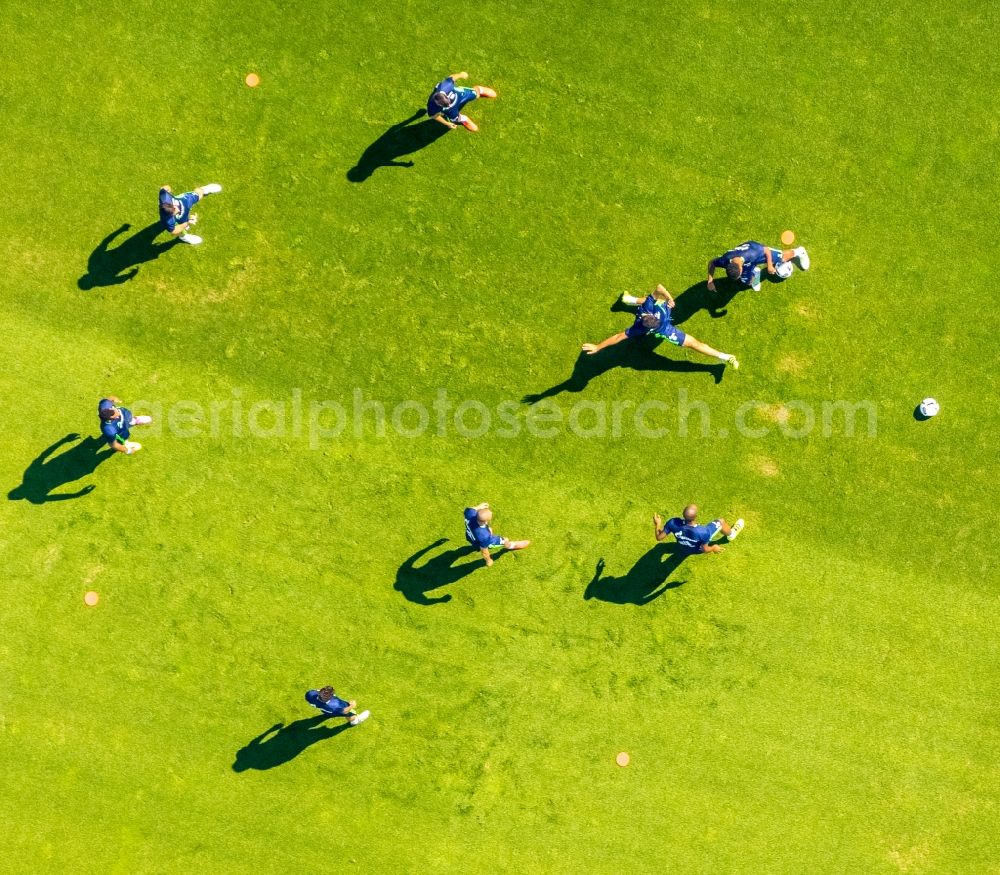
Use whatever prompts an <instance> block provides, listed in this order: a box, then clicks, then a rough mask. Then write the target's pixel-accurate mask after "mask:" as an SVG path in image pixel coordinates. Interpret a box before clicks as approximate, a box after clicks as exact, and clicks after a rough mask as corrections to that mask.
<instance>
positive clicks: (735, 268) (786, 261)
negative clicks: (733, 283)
mask: <svg viewBox="0 0 1000 875" xmlns="http://www.w3.org/2000/svg"><path fill="white" fill-rule="evenodd" d="M793 258H797V259H798V260H799V267H800V268H802V270H809V253H808V252H806V250H805V247H804V246H797V247H796V248H795V249H784V250H782V249H773V248H772V247H770V246H765V245H764V244H763V243H758V242H757V241H756V240H747V242H746V243H741V244H740V245H739V246H737V247H735V248H734V249H730V250H729V251H728V252H724V253H723V254H722V255H720V256H719V257H718V258H713V259H712V260H711V261H710V262H709V263H708V289H709V291H711V292H714V291H715V272H716V271H717V270H719V269H722V270H724V271H725V272H726V276H728V277H729V278H730V279H731V280H739V281H740V282H741V283H743V285H745V286H750V288H752V289H753V290H754V291H755V292H759V291H760V269H761V268H762V267H764V266H765V265H766V266H767V272H768V273H769V274H770V275H771V276H777V277H778V278H779V279H788V277H790V276H791V275H792V259H793Z"/></svg>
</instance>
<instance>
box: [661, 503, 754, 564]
mask: <svg viewBox="0 0 1000 875" xmlns="http://www.w3.org/2000/svg"><path fill="white" fill-rule="evenodd" d="M744 525H745V523H744V522H743V520H742V519H739V520H736V522H735V523H733V524H732V525H731V526H730V525H729V523H727V522H726V521H725V520H724V519H722V518H719V519H716V520H712V522H710V523H706V524H705V525H703V526H699V525H698V505H696V504H689V505H688V506H687V507H685V508H684V510H683V511H682V515H681V516H679V517H677V516H675V517H671V518H670V519H669V520H667V523H666V525H664V524H663V518H662V517H661V516H660V515H659V514H658V513H654V514H653V534H654V535H655V536H656V540H657V541H664V540H666V538H667V536H668V535H673V536H674V538H675V539H676V540H677V543H678V545H679V546H680V548H681V549H682V550H683V551H684V552H686V553H689V554H694V553H721V552H722V547H720V546H719V545H718V544H713V543H712V538H714V537H715V536H716V535H717V534H719V532H722V534H723V535H725V536H726V539H727V540H729V541H735V540H736V536H737V535H739V533H740V532H742V531H743V526H744Z"/></svg>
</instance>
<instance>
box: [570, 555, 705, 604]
mask: <svg viewBox="0 0 1000 875" xmlns="http://www.w3.org/2000/svg"><path fill="white" fill-rule="evenodd" d="M687 555H688V554H687V553H685V552H684V551H683V550H681V548H680V547H679V546H678V545H677V544H657V545H656V546H654V547H653V549H651V550H650V551H649V552H648V553H646V554H645V555H644V556H642V557H641V558H640V559H639V561H638V562H636V563H635V565H633V566H632V567H631V568H630V569H629V570H628V571H627V572H626V573H625V574H623V575H622V576H621V577H604V576H603V575H604V560H603V559H600V560H598V562H597V568H596V570H595V571H594V579H593V580H591V581H590V583H589V584H587V589H586V591H585V592H584V594H583V597H584V599H600V600H601V601H602V602H613V603H614V604H616V605H647V604H649V603H650V602H651V601H653V599H656V598H659V597H660V596H661V595H663V594H664V593H665V592H666V591H667V590H668V589H675V588H676V587H678V586H683V585H684V584H685V583H686V582H687V581H684V580H671V579H670V575H671V574H673V573H674V572H675V571H676V570H677V569H678V567H679V566H680V564H681V563H682V562H683V561H684V560H685V559H686V558H687Z"/></svg>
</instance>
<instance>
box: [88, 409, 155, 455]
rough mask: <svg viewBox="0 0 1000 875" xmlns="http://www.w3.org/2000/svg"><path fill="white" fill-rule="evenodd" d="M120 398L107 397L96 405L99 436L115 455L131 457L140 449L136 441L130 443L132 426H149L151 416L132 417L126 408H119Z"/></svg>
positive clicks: (140, 445)
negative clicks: (99, 422)
mask: <svg viewBox="0 0 1000 875" xmlns="http://www.w3.org/2000/svg"><path fill="white" fill-rule="evenodd" d="M121 403H122V400H121V398H116V397H115V396H114V395H109V396H108V397H107V398H102V399H101V401H100V403H99V404H98V405H97V415H98V416H99V417H100V418H101V434H102V435H103V437H104V439H105V440H106V441H107V442H108V446H110V447H111V449H113V450H114V451H115V452H116V453H125V455H127V456H131V455H132V453H137V452H139V450H141V449H142V444H140V443H139V442H138V441H130V440H129V435H130V434H131V431H130V430H131V428H132V426H133V425H149V424H150V423H151V422H152V421H153V417H152V416H133V415H132V411H131V410H129V409H128V408H127V407H121V406H120V405H121Z"/></svg>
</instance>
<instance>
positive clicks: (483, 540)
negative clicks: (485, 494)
mask: <svg viewBox="0 0 1000 875" xmlns="http://www.w3.org/2000/svg"><path fill="white" fill-rule="evenodd" d="M492 520H493V511H492V510H490V506H489V504H487V503H486V502H485V501H484V502H483V503H482V504H477V505H476V506H475V507H467V508H466V509H465V540H466V541H468V542H469V543H470V544H472V546H473V547H476V548H478V550H479V552H480V553H482V554H483V559H485V560H486V567H487V568H488V567H489V566H491V565H492V564H493V557H492V556H491V555H490V550H493V549H496V548H497V547H502V548H503V549H504V550H523V549H524V548H525V547H527V546H528V545H530V544H531V541H511V540H508V539H507V538H505V537H503V536H502V535H494V534H493V529H491V528H490V523H491V522H492Z"/></svg>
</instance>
